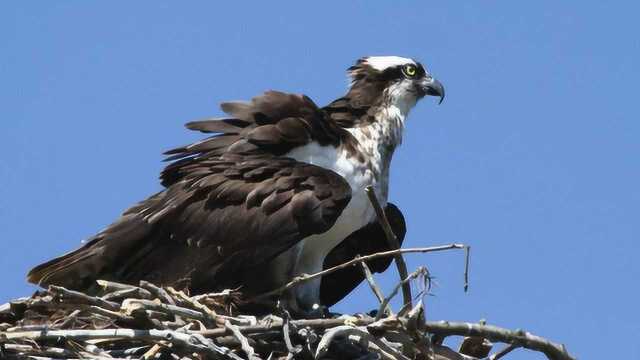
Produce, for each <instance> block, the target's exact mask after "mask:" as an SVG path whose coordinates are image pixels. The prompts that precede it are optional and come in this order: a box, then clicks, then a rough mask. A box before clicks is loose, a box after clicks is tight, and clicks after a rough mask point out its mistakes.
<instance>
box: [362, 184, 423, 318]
mask: <svg viewBox="0 0 640 360" xmlns="http://www.w3.org/2000/svg"><path fill="white" fill-rule="evenodd" d="M365 192H366V193H367V196H368V197H369V201H370V202H371V205H372V206H373V209H374V210H375V211H376V215H377V217H378V222H379V223H380V226H382V230H383V231H384V234H385V236H386V237H387V242H388V243H389V246H390V247H391V249H400V241H398V237H397V236H396V234H395V233H394V232H393V229H391V225H390V224H389V220H388V219H387V215H385V213H384V210H383V209H382V206H381V205H380V202H379V201H378V197H377V196H376V193H375V191H374V190H373V187H371V186H367V187H366V188H365ZM394 259H395V260H396V267H397V268H398V274H400V280H404V279H406V278H407V277H408V276H409V271H407V264H406V263H405V262H404V258H403V257H402V254H401V253H400V254H397V255H394ZM402 298H403V303H404V304H405V306H411V300H412V299H413V296H411V284H410V283H408V282H404V283H403V284H402Z"/></svg>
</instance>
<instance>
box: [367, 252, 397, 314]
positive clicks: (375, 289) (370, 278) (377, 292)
mask: <svg viewBox="0 0 640 360" xmlns="http://www.w3.org/2000/svg"><path fill="white" fill-rule="evenodd" d="M360 265H361V266H362V271H363V272H364V276H365V278H366V279H367V283H368V284H369V287H370V288H371V291H372V292H373V295H375V297H376V299H378V302H379V303H380V304H382V303H383V302H384V294H383V293H382V290H381V289H380V287H379V286H378V284H376V280H375V279H374V278H373V274H372V273H371V270H370V269H369V267H368V266H367V263H366V262H364V261H361V262H360ZM382 310H383V311H384V313H385V314H387V315H392V314H393V312H392V311H391V307H390V306H388V304H387V306H385V307H384V308H383V309H382Z"/></svg>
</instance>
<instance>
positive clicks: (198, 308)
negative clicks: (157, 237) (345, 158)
mask: <svg viewBox="0 0 640 360" xmlns="http://www.w3.org/2000/svg"><path fill="white" fill-rule="evenodd" d="M414 274H415V273H414ZM414 274H412V276H413V277H414V278H415V277H416V275H414ZM99 284H100V285H101V286H102V293H101V294H98V296H90V295H87V294H84V293H81V292H77V291H71V290H67V289H65V288H62V287H57V286H50V287H49V288H48V289H47V290H44V291H38V292H36V293H35V294H34V295H33V296H31V297H30V298H20V299H17V300H14V301H11V302H10V303H7V304H4V305H1V306H0V358H6V359H25V358H26V359H59V358H64V359H87V358H88V359H113V358H115V359H185V360H186V359H251V360H254V359H293V358H297V359H438V360H447V359H481V358H487V356H488V353H489V351H490V350H491V347H492V344H491V343H490V341H489V340H491V341H500V342H505V343H507V344H508V346H507V347H506V348H504V349H503V350H502V351H501V352H498V353H496V354H494V355H493V358H495V359H497V358H499V357H502V356H504V355H505V354H506V353H508V352H509V351H511V350H513V349H515V348H517V347H525V348H529V349H533V350H537V351H541V352H543V353H545V354H546V355H547V357H549V358H550V359H572V358H571V357H570V356H569V355H568V354H567V352H566V350H565V349H564V347H562V346H560V345H557V344H555V343H552V342H550V341H548V340H545V339H542V338H539V337H537V336H535V335H532V334H529V333H527V332H524V331H521V330H519V331H510V330H506V329H501V328H497V327H493V326H489V325H486V324H472V323H454V322H442V321H440V322H428V321H425V320H424V311H423V308H422V302H421V301H419V302H418V304H417V305H415V306H405V307H404V308H403V309H402V310H400V311H399V313H398V314H394V313H393V312H392V310H391V309H390V307H389V305H388V301H384V300H385V299H383V300H382V301H381V311H382V313H380V314H379V315H378V316H376V314H375V312H373V314H357V315H354V316H344V315H342V316H340V315H337V314H334V315H330V316H328V317H326V318H320V319H302V320H293V319H291V318H290V317H289V315H288V314H287V312H286V311H284V310H281V311H278V312H277V313H274V314H270V315H266V316H261V317H256V316H252V315H246V314H236V313H234V312H233V311H232V310H233V308H232V306H231V304H233V302H234V301H236V300H237V297H238V296H239V294H238V293H236V292H234V291H224V292H221V293H215V294H205V295H197V296H188V295H187V294H185V293H184V292H181V291H176V290H174V289H172V288H170V287H169V288H161V287H158V286H155V285H153V284H151V283H148V282H144V281H143V282H141V283H140V284H139V286H132V285H125V284H119V283H114V282H107V281H99ZM399 286H401V285H400V284H399ZM451 335H461V336H467V337H466V338H465V341H464V342H463V344H462V347H461V349H460V350H459V351H453V350H451V349H449V348H447V347H445V346H443V345H442V340H443V339H444V338H445V337H447V336H451ZM503 353H504V354H503ZM496 356H498V357H496Z"/></svg>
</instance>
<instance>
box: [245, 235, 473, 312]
mask: <svg viewBox="0 0 640 360" xmlns="http://www.w3.org/2000/svg"><path fill="white" fill-rule="evenodd" d="M464 248H465V245H463V244H448V245H439V246H430V247H420V248H406V249H397V250H389V251H383V252H379V253H375V254H371V255H365V256H361V257H358V258H355V259H353V260H349V261H347V262H345V263H343V264H340V265H336V266H334V267H331V268H328V269H325V270H323V271H320V272H317V273H315V274H311V275H309V274H302V275H300V276H296V277H295V278H293V280H291V281H289V282H288V283H286V284H285V285H283V286H281V287H279V288H277V289H275V290H272V291H269V292H266V293H264V294H261V295H258V296H256V297H254V298H253V299H249V300H248V301H249V302H253V301H258V300H262V299H266V298H269V297H271V296H275V295H280V294H282V293H283V292H285V291H287V290H289V289H291V288H294V287H296V286H298V285H300V284H301V283H303V282H306V281H309V280H313V279H315V278H318V277H322V276H325V275H329V274H331V273H334V272H336V271H338V270H342V269H344V268H347V267H349V266H352V265H354V264H358V263H359V262H362V261H369V260H373V259H379V258H384V257H389V256H396V255H398V254H409V253H428V252H436V251H445V250H452V249H464Z"/></svg>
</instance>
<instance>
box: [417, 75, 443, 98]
mask: <svg viewBox="0 0 640 360" xmlns="http://www.w3.org/2000/svg"><path fill="white" fill-rule="evenodd" d="M420 85H421V87H422V89H421V90H422V92H423V93H424V94H425V95H431V96H439V97H440V102H438V104H442V100H444V86H442V83H440V81H438V80H436V79H434V78H427V79H424V80H423V81H422V84H420Z"/></svg>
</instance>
